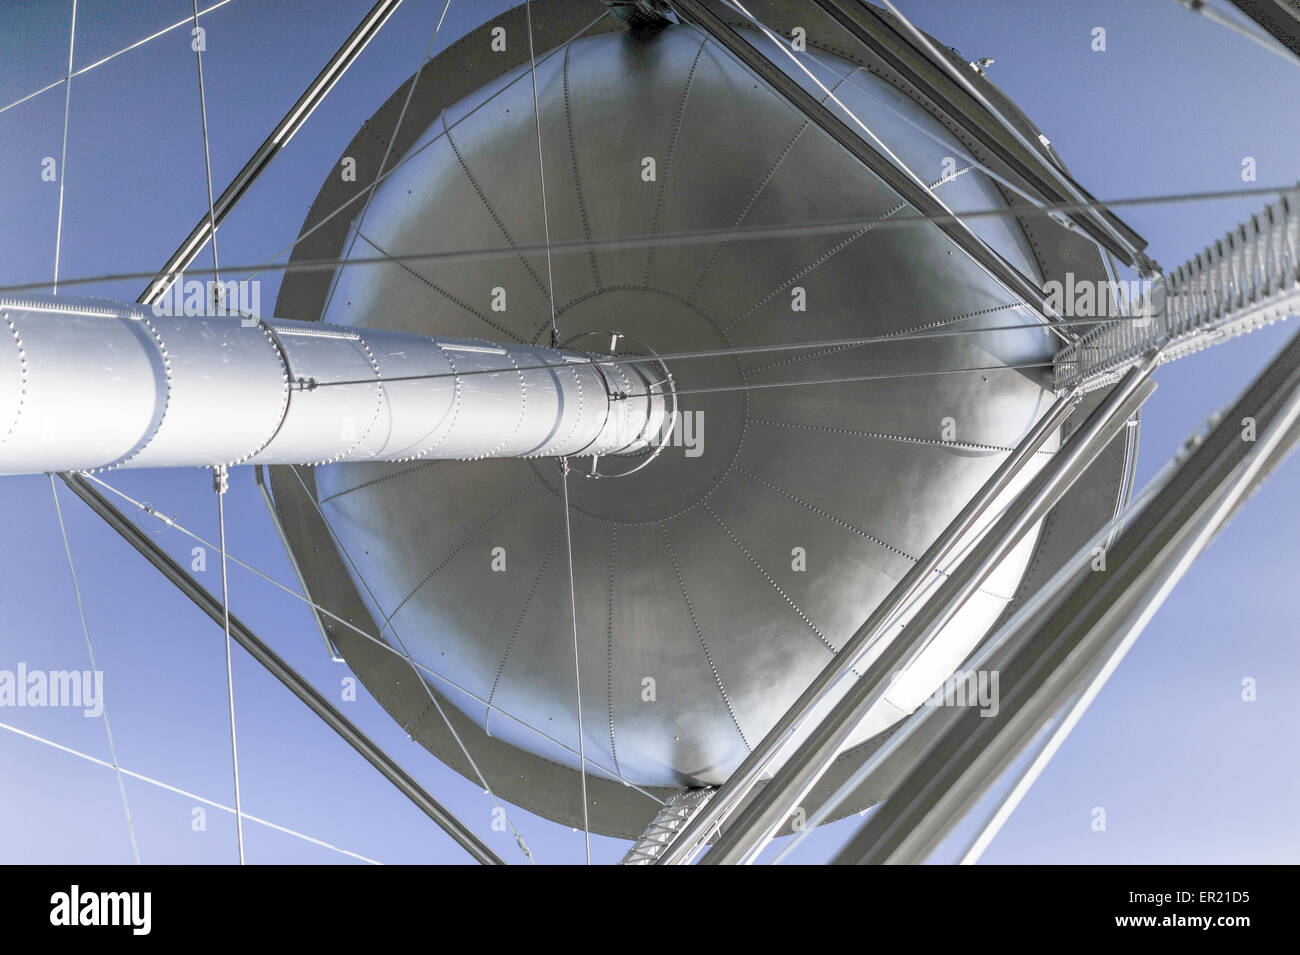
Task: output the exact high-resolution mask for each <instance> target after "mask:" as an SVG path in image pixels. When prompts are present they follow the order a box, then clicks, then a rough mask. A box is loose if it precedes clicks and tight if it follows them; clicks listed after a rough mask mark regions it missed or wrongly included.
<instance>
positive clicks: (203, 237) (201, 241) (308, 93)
mask: <svg viewBox="0 0 1300 955" xmlns="http://www.w3.org/2000/svg"><path fill="white" fill-rule="evenodd" d="M401 4H402V0H379V2H378V3H376V4H375V5H374V6H373V7H372V8H371V9H370V12H369V13H367V14H366V15H365V17H364V18H363V19H362V20H361V23H360V24H358V25H357V28H356V29H355V30H353V31H352V35H351V36H349V37H348V38H347V40H345V41H344V43H343V45H342V46H341V47H339V48H338V51H337V52H336V53H335V54H334V56H332V57H331V58H330V61H329V62H328V63H326V64H325V68H324V69H323V70H321V71H320V73H319V74H318V75H317V77H316V79H314V80H312V82H311V85H310V86H308V87H307V89H306V90H305V91H304V92H303V94H302V95H301V96H299V97H298V101H297V102H296V103H294V104H293V106H292V107H291V108H290V110H289V112H287V113H285V114H284V118H283V119H281V120H280V122H279V123H278V124H277V125H276V127H275V129H273V130H271V135H269V136H267V137H266V140H265V141H264V142H263V143H262V145H261V146H259V147H257V151H256V152H255V153H253V155H252V157H251V158H250V159H249V160H248V162H246V163H244V168H243V169H241V170H239V172H238V173H237V174H236V175H235V178H234V179H232V180H231V181H230V185H228V186H226V188H225V191H224V192H222V193H221V196H220V197H219V198H218V199H217V200H216V202H214V203H213V205H212V214H211V216H209V215H206V214H205V215H204V216H203V218H202V219H200V220H199V223H198V225H196V226H195V227H194V228H193V229H192V230H191V231H190V234H189V236H188V237H187V238H186V239H185V241H184V242H182V243H181V245H180V248H178V249H177V250H176V251H175V252H173V253H172V257H171V258H170V259H168V260H167V264H166V265H164V266H163V267H162V269H161V271H159V272H158V274H157V275H156V276H155V277H154V279H153V281H152V282H150V283H149V287H148V288H146V289H145V290H144V291H143V292H141V293H140V297H139V298H138V299H136V301H137V302H139V303H140V304H141V305H152V304H153V303H154V302H156V301H158V300H159V299H160V298H162V296H163V295H164V294H165V293H166V291H167V289H169V288H170V287H171V285H172V283H173V282H175V281H176V279H177V278H178V277H179V275H180V273H181V272H183V271H184V270H185V269H186V268H188V267H189V266H190V264H191V263H193V261H194V260H195V258H197V257H198V254H199V252H201V251H202V250H203V247H204V246H205V245H207V243H208V241H209V240H210V239H211V238H212V234H213V232H215V231H216V229H218V228H219V227H220V226H221V223H222V222H223V221H224V220H225V218H226V216H227V215H229V214H230V211H231V210H232V209H234V208H235V205H236V204H237V203H238V202H239V200H240V199H242V198H243V197H244V194H245V193H247V192H248V190H249V189H251V188H252V186H253V183H254V182H256V181H257V178H258V177H259V176H260V175H262V173H263V172H264V171H265V170H266V167H267V166H268V165H269V164H270V162H271V160H272V159H274V158H275V157H276V155H277V154H278V153H279V152H280V150H281V149H283V148H284V147H285V146H286V145H287V144H288V142H289V140H291V139H292V138H293V137H294V134H295V133H297V132H298V130H299V129H301V128H302V125H303V123H305V122H307V117H309V116H311V114H312V112H313V111H314V110H315V109H316V107H317V106H319V105H320V104H321V102H322V101H324V99H325V97H326V96H327V95H329V91H330V90H331V89H333V88H334V84H335V83H337V82H338V81H339V80H340V79H342V78H343V74H344V73H346V72H347V71H348V68H349V67H351V66H352V64H353V63H354V62H356V59H357V57H359V56H360V55H361V51H362V50H364V49H365V48H366V46H367V45H368V44H369V43H370V41H371V40H373V39H374V38H375V35H376V34H377V33H378V32H379V31H380V29H381V28H382V27H383V25H384V24H385V23H387V22H388V18H389V17H391V16H392V15H393V13H394V11H396V10H397V8H398V7H399V6H401Z"/></svg>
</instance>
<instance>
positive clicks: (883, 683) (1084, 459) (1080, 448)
mask: <svg viewBox="0 0 1300 955" xmlns="http://www.w3.org/2000/svg"><path fill="white" fill-rule="evenodd" d="M1154 367H1155V359H1154V358H1152V359H1151V360H1149V361H1147V362H1146V363H1145V364H1144V365H1142V366H1141V367H1139V368H1135V369H1133V370H1132V371H1130V372H1129V373H1128V374H1127V375H1126V376H1125V378H1124V380H1123V381H1121V382H1120V383H1119V384H1118V385H1117V386H1116V387H1115V389H1114V391H1112V392H1111V394H1110V395H1108V396H1107V398H1106V400H1105V401H1104V402H1102V403H1101V404H1100V405H1099V406H1098V407H1097V409H1096V410H1095V411H1094V412H1093V413H1092V415H1091V416H1090V417H1089V418H1088V420H1087V421H1085V422H1084V424H1083V425H1082V426H1081V427H1080V428H1079V430H1078V431H1077V432H1075V433H1074V434H1073V435H1071V437H1070V439H1069V440H1068V441H1067V442H1066V444H1065V445H1064V446H1063V447H1062V448H1061V449H1060V450H1059V451H1057V453H1056V454H1055V455H1054V456H1053V458H1052V460H1051V461H1050V462H1049V463H1048V464H1047V465H1046V466H1045V467H1044V468H1043V469H1042V470H1041V471H1040V472H1039V473H1038V474H1037V475H1035V477H1034V479H1033V480H1032V481H1031V482H1030V483H1029V485H1028V486H1027V487H1026V488H1025V489H1024V490H1023V491H1022V492H1021V493H1020V494H1019V495H1018V496H1017V498H1016V499H1015V500H1014V501H1013V502H1012V503H1011V504H1010V505H1009V506H1008V507H1007V509H1006V510H1005V511H1004V512H1003V514H1002V516H1001V517H999V518H998V520H997V521H996V522H994V524H993V525H992V526H991V527H989V528H988V529H987V530H986V531H985V532H984V534H983V535H981V537H980V539H979V540H978V541H977V542H976V543H975V544H974V546H973V547H971V549H970V551H969V553H968V554H967V556H966V557H965V559H964V560H963V561H962V562H961V564H959V565H958V567H957V568H956V569H955V570H953V572H952V573H951V574H950V575H949V576H948V578H947V579H946V580H945V581H944V582H943V583H942V584H941V585H940V586H939V587H938V589H937V590H935V592H934V594H933V595H932V596H931V597H930V599H929V600H927V601H926V602H925V604H924V605H923V606H922V607H921V608H920V610H919V611H918V612H917V614H916V616H915V617H913V618H912V620H911V621H910V622H909V623H908V625H907V627H906V628H905V629H904V631H903V632H902V633H901V634H899V635H898V636H897V637H896V638H895V639H894V640H893V641H892V642H891V643H890V644H889V645H888V646H886V647H885V648H884V650H883V651H882V652H881V654H880V655H879V656H878V657H877V658H876V659H875V660H874V661H873V662H872V664H871V666H870V667H868V668H867V670H866V672H865V673H864V674H863V675H862V677H861V678H860V679H859V680H858V681H857V682H856V683H855V684H854V685H853V686H852V687H851V688H850V689H849V691H848V692H847V693H846V694H845V696H844V698H843V699H842V700H840V701H839V703H838V704H837V705H836V707H835V709H834V710H833V711H832V712H831V713H830V714H829V715H828V716H827V717H826V718H825V719H824V720H823V721H822V723H821V725H819V726H818V727H817V728H816V729H815V730H814V731H813V732H812V734H811V735H810V736H809V737H808V738H807V739H806V740H805V741H804V742H803V743H802V744H801V745H800V746H799V748H798V749H797V750H796V751H795V753H794V754H793V755H792V756H791V757H790V758H789V759H788V760H787V761H786V762H785V764H784V765H783V766H782V767H781V769H780V770H779V771H778V772H777V774H776V775H775V776H774V777H773V778H772V780H771V781H770V782H769V783H768V784H767V785H766V786H765V787H764V788H763V790H762V791H761V792H760V793H759V794H758V795H757V796H756V797H755V798H754V800H753V802H751V803H750V805H749V806H747V807H746V808H745V810H744V811H743V812H742V813H741V814H740V815H739V816H738V817H737V819H736V822H735V824H734V825H733V826H732V827H731V828H730V829H729V830H728V831H727V832H725V833H724V834H723V835H722V837H721V838H720V839H719V840H718V842H717V843H716V844H715V845H714V846H713V848H712V849H711V850H710V852H709V854H708V856H707V857H706V858H705V860H704V861H705V862H707V863H709V864H726V863H738V862H744V861H746V860H747V859H748V858H749V857H750V855H751V854H752V853H753V852H755V851H757V850H758V849H759V848H761V847H762V846H763V845H765V844H766V842H767V840H768V839H770V838H771V836H772V834H773V833H774V832H775V831H776V830H777V829H778V828H779V827H780V826H781V824H782V823H783V822H784V821H785V819H786V818H787V817H788V816H789V815H790V813H791V812H792V811H793V810H794V809H795V807H796V806H798V805H799V802H800V800H802V799H803V798H804V796H805V795H806V794H807V793H808V791H809V790H810V789H811V788H812V787H813V786H814V785H815V784H816V782H817V779H818V778H820V776H821V774H822V773H823V772H824V771H825V768H826V766H827V765H829V764H830V762H831V760H833V759H834V758H835V756H836V755H837V754H838V753H839V752H840V750H841V749H842V748H843V746H844V743H845V741H846V740H847V739H848V737H849V735H850V734H851V733H852V732H853V730H854V729H855V728H856V727H857V725H858V724H859V723H860V722H861V721H862V719H863V717H864V716H865V715H866V714H867V712H868V711H869V710H870V709H871V708H872V707H873V706H874V705H875V704H876V703H877V702H878V701H879V700H880V699H881V698H882V697H883V696H884V695H885V693H887V692H888V690H889V686H890V682H891V680H892V678H893V676H894V674H895V672H896V671H897V670H898V669H899V668H900V667H901V666H903V665H905V664H906V662H907V661H908V660H909V658H910V657H911V656H912V655H913V654H914V653H916V652H918V651H919V650H920V649H921V648H923V647H924V646H926V645H927V644H928V643H929V642H930V640H931V639H932V638H933V637H934V635H935V634H937V633H938V632H939V631H940V630H941V629H942V628H943V627H944V626H945V625H946V624H947V623H948V622H949V621H950V620H951V619H952V617H953V615H954V614H956V613H957V611H958V610H960V609H961V607H962V606H963V605H964V604H965V603H966V601H967V600H968V599H969V597H970V596H971V595H972V594H973V593H975V591H976V590H977V589H978V588H979V586H980V584H981V583H983V581H984V580H985V579H986V578H987V577H988V575H989V574H990V573H991V572H992V571H993V569H994V568H995V567H997V565H998V563H999V562H1000V561H1001V560H1002V559H1003V558H1005V557H1006V555H1007V554H1008V553H1009V552H1010V551H1011V549H1012V548H1014V547H1015V545H1016V544H1017V543H1018V542H1019V540H1020V539H1021V538H1022V537H1023V536H1024V535H1025V533H1026V532H1028V530H1029V529H1030V528H1031V527H1033V526H1034V525H1035V524H1037V523H1038V522H1039V521H1040V520H1042V519H1043V517H1045V516H1046V514H1047V512H1048V511H1049V510H1051V509H1052V507H1054V506H1055V505H1056V503H1057V502H1058V501H1059V500H1060V499H1061V498H1062V497H1063V496H1064V495H1065V493H1066V492H1067V491H1068V490H1069V489H1070V488H1071V487H1072V486H1073V485H1074V482H1075V481H1076V480H1078V479H1079V477H1080V476H1081V475H1082V474H1083V473H1084V471H1086V470H1087V468H1088V467H1089V466H1090V465H1091V464H1092V462H1093V461H1095V460H1096V459H1097V456H1098V455H1099V454H1101V452H1102V451H1103V450H1104V449H1105V447H1106V445H1107V444H1109V443H1110V441H1111V439H1112V438H1113V437H1114V436H1115V434H1116V433H1117V432H1118V431H1119V430H1120V429H1121V428H1123V427H1125V424H1126V422H1127V421H1128V419H1129V418H1130V417H1131V416H1132V415H1133V413H1134V412H1135V411H1137V409H1138V408H1140V407H1141V406H1142V403H1143V402H1144V401H1145V400H1146V399H1147V398H1148V397H1149V396H1150V394H1151V392H1152V391H1154V390H1155V385H1154V384H1153V383H1152V382H1151V381H1150V375H1151V371H1152V370H1153V369H1154Z"/></svg>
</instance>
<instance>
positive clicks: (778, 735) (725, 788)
mask: <svg viewBox="0 0 1300 955" xmlns="http://www.w3.org/2000/svg"><path fill="white" fill-rule="evenodd" d="M1076 404H1077V401H1076V398H1075V397H1074V396H1073V395H1065V396H1063V397H1061V398H1058V399H1057V400H1056V402H1055V403H1054V404H1053V405H1052V407H1051V408H1049V409H1048V411H1047V413H1046V414H1044V415H1043V417H1042V419H1041V420H1040V421H1039V422H1038V424H1036V425H1035V426H1034V427H1033V428H1032V429H1030V431H1029V433H1028V434H1027V435H1025V437H1024V438H1023V439H1022V440H1021V441H1020V443H1019V444H1018V445H1017V446H1016V448H1015V450H1014V451H1012V452H1011V453H1010V454H1008V455H1007V457H1006V458H1005V459H1004V460H1003V462H1002V463H1001V464H1000V465H999V466H998V468H997V470H996V471H994V472H993V474H992V475H990V476H989V479H988V480H987V481H986V482H985V483H984V485H983V487H981V488H980V489H979V491H978V492H976V494H975V495H974V496H973V497H972V498H971V499H970V500H969V501H968V502H967V503H966V505H965V507H963V508H962V510H961V511H960V512H959V513H958V514H957V516H956V517H954V518H953V520H952V522H951V523H950V524H949V525H948V526H947V527H946V528H944V531H943V533H942V534H940V535H939V537H938V538H937V539H936V540H935V542H934V543H933V544H931V545H930V547H929V548H928V549H927V550H926V552H925V553H924V554H922V555H921V557H920V559H919V560H918V561H917V562H916V563H915V564H913V565H912V567H911V569H910V570H909V571H908V572H907V573H906V574H905V575H904V576H903V578H902V579H901V580H900V581H899V582H898V584H897V585H895V587H894V589H893V590H892V591H890V593H889V596H887V597H886V598H885V599H884V600H883V601H882V602H881V603H880V605H879V606H878V607H876V609H875V610H873V611H872V612H871V615H870V616H869V617H868V618H867V620H866V622H865V623H863V625H862V626H861V627H860V628H859V629H858V630H857V632H856V633H854V634H853V636H852V637H850V638H849V640H848V641H847V642H846V643H845V644H844V646H842V647H841V648H840V650H839V652H838V653H836V654H835V656H834V657H833V658H832V659H831V660H830V661H829V662H828V663H827V664H826V666H825V667H824V668H823V669H822V671H821V672H820V673H818V674H817V676H816V677H815V678H814V679H813V681H812V682H811V683H810V684H809V685H808V687H807V688H806V689H805V690H804V691H803V693H802V694H800V696H799V699H797V700H796V701H795V702H794V704H793V705H791V707H790V709H788V710H787V711H786V712H785V713H784V714H783V715H782V716H781V718H780V719H779V720H777V722H776V724H775V725H774V726H773V727H772V729H770V730H769V731H768V733H767V735H766V736H765V737H763V740H762V741H761V742H760V743H759V744H758V745H757V746H756V747H754V749H753V750H752V751H751V752H750V754H749V755H748V756H747V757H746V758H745V760H744V761H743V762H742V763H741V764H740V766H739V767H737V769H736V771H735V772H734V773H732V774H731V777H730V778H729V779H728V780H727V781H726V783H724V784H723V785H722V786H721V787H720V788H719V790H718V792H717V794H716V795H715V796H714V797H713V799H712V800H711V801H710V802H709V803H708V804H707V805H704V806H703V807H702V808H700V809H699V810H698V811H697V812H696V813H695V815H694V816H693V817H692V818H691V820H690V821H689V822H688V823H687V824H686V825H685V826H681V827H679V830H678V832H677V834H676V836H675V837H674V838H673V840H672V842H671V844H670V845H669V846H668V847H667V848H666V849H665V850H663V851H662V852H661V853H660V854H659V856H658V858H657V859H656V863H657V864H676V863H682V862H689V861H690V859H691V857H692V855H693V854H694V853H695V852H696V851H697V850H698V849H699V848H700V847H701V845H702V843H703V841H704V840H705V839H706V838H708V837H709V836H710V835H711V834H712V833H713V832H714V831H715V830H717V829H718V828H719V827H720V826H722V825H723V824H724V823H725V822H726V821H727V820H728V819H729V818H730V816H731V815H732V814H734V813H735V812H736V811H737V809H738V808H739V807H740V805H741V804H742V802H743V801H744V800H745V798H746V797H748V796H749V794H750V792H751V791H752V790H753V788H754V786H755V785H756V784H757V783H758V781H759V779H760V778H761V777H762V775H763V773H764V772H766V770H767V768H768V767H769V766H770V765H771V763H772V761H773V760H774V759H775V758H776V756H777V754H778V753H779V752H780V750H781V748H782V747H783V746H784V745H785V744H786V743H787V742H788V741H789V740H790V739H791V738H792V737H793V736H794V734H795V732H796V731H797V730H798V728H799V727H800V726H801V725H803V723H804V722H805V721H806V720H807V719H808V717H809V715H810V714H811V713H812V711H813V710H814V709H815V708H816V707H817V705H818V704H819V703H821V702H822V701H823V700H824V699H826V698H827V695H828V694H829V693H830V692H831V691H832V689H833V688H834V687H835V686H836V685H837V684H838V683H839V681H840V680H842V679H843V678H844V677H845V676H846V675H847V674H848V672H849V670H850V669H851V668H852V667H853V665H854V663H855V662H856V661H857V658H858V657H860V656H861V655H862V653H863V651H864V650H865V649H866V648H867V647H868V646H870V645H871V644H872V643H874V642H875V641H876V640H877V639H879V638H880V636H881V635H882V634H883V633H884V632H885V631H886V628H887V627H888V626H890V624H891V623H892V622H893V621H894V620H895V619H896V618H897V616H898V614H899V613H901V612H902V610H903V609H904V608H905V607H906V606H907V605H908V604H909V603H910V602H911V601H912V600H913V599H914V598H915V597H916V596H917V594H918V593H920V592H921V590H922V589H923V588H924V586H925V585H926V584H927V583H928V582H929V581H930V580H931V579H932V578H933V577H934V575H935V573H936V572H938V571H939V569H940V567H941V566H942V565H943V563H944V562H945V561H946V560H947V559H948V558H949V557H950V556H951V555H952V554H953V553H954V551H955V549H956V548H957V545H958V544H959V543H961V541H962V540H964V539H965V538H966V536H967V535H968V534H969V533H970V532H971V531H972V530H973V529H974V528H975V527H977V526H978V525H979V523H980V521H982V520H983V519H985V518H986V517H987V516H988V514H989V512H990V508H991V507H992V506H993V504H994V502H996V501H997V499H998V497H999V496H1000V495H1001V494H1002V493H1003V491H1005V490H1006V488H1007V487H1008V486H1009V485H1010V484H1011V482H1012V481H1013V480H1014V479H1015V477H1016V475H1018V474H1019V473H1020V472H1021V471H1022V470H1023V469H1024V467H1025V465H1026V464H1028V462H1029V461H1031V460H1032V459H1033V456H1034V455H1035V454H1036V453H1037V452H1038V450H1039V448H1041V447H1042V446H1043V444H1044V442H1046V441H1047V439H1048V438H1050V437H1051V436H1052V435H1053V434H1055V433H1056V432H1057V431H1058V430H1059V429H1060V427H1061V426H1062V425H1063V424H1064V423H1065V421H1066V420H1067V419H1068V418H1069V416H1070V415H1071V413H1073V411H1074V409H1075V406H1076Z"/></svg>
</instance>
